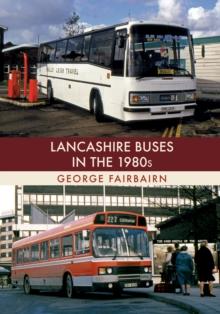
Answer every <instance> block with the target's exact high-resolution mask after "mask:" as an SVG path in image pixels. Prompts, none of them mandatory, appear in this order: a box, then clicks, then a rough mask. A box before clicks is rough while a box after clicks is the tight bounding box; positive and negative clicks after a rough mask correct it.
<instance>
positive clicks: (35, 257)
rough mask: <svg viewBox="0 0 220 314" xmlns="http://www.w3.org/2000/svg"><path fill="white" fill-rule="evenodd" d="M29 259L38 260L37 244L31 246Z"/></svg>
mask: <svg viewBox="0 0 220 314" xmlns="http://www.w3.org/2000/svg"><path fill="white" fill-rule="evenodd" d="M31 260H32V261H38V260H39V245H38V244H33V245H32V246H31Z"/></svg>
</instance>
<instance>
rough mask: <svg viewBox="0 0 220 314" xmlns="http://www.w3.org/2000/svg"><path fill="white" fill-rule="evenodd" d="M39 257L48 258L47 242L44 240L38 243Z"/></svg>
mask: <svg viewBox="0 0 220 314" xmlns="http://www.w3.org/2000/svg"><path fill="white" fill-rule="evenodd" d="M40 259H41V260H47V259H48V242H47V241H44V242H42V243H41V244H40Z"/></svg>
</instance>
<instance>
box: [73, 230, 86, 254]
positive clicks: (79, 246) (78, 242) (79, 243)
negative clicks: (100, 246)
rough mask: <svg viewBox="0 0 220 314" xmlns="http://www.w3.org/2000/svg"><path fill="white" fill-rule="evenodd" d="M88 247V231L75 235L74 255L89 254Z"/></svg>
mask: <svg viewBox="0 0 220 314" xmlns="http://www.w3.org/2000/svg"><path fill="white" fill-rule="evenodd" d="M89 247H90V231H89V230H82V231H80V232H78V233H76V234H75V250H76V255H79V254H85V253H88V252H89Z"/></svg>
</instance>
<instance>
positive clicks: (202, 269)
mask: <svg viewBox="0 0 220 314" xmlns="http://www.w3.org/2000/svg"><path fill="white" fill-rule="evenodd" d="M207 246H208V241H206V240H205V241H202V243H201V245H200V249H199V250H198V252H197V253H196V254H195V263H196V267H197V273H198V279H199V288H200V296H201V297H204V284H205V283H206V282H208V285H209V293H208V296H210V297H215V295H214V294H213V293H212V290H213V281H214V280H215V278H214V276H213V272H214V269H215V263H214V259H213V256H212V253H211V252H210V250H209V249H208V247H207Z"/></svg>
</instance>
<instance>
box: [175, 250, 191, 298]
mask: <svg viewBox="0 0 220 314" xmlns="http://www.w3.org/2000/svg"><path fill="white" fill-rule="evenodd" d="M192 273H193V260H192V257H191V255H189V254H188V253H187V246H186V245H184V246H182V247H181V250H180V252H179V254H178V255H177V257H176V274H177V279H178V281H179V284H180V285H181V287H182V292H183V295H190V285H191V280H192Z"/></svg>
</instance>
